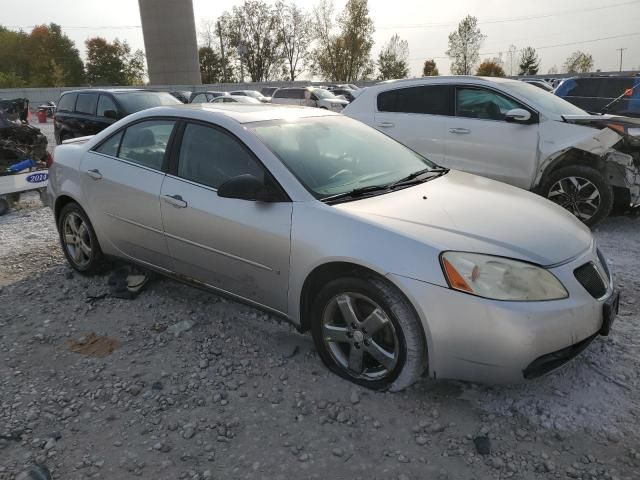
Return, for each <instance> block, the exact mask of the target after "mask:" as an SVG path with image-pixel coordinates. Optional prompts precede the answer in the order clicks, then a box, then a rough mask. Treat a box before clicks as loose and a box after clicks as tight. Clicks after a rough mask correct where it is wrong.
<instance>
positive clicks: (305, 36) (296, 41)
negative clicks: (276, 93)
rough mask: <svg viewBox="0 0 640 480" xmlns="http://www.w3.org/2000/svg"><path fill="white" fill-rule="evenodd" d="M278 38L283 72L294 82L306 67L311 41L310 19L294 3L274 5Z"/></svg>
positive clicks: (311, 27)
mask: <svg viewBox="0 0 640 480" xmlns="http://www.w3.org/2000/svg"><path fill="white" fill-rule="evenodd" d="M275 10H276V18H277V25H278V36H279V41H280V44H281V45H282V53H283V56H284V66H283V70H284V72H285V74H286V76H287V77H288V79H289V80H291V81H294V80H295V79H296V77H298V76H299V75H300V74H301V73H302V72H304V70H305V68H306V67H307V64H308V60H309V46H310V45H311V42H312V41H313V25H312V23H311V18H310V17H309V15H308V14H307V13H305V12H304V11H302V10H301V9H300V7H298V6H297V5H296V4H295V3H294V2H292V1H290V2H289V3H285V2H283V1H278V3H276V7H275Z"/></svg>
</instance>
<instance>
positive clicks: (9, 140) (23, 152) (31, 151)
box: [0, 109, 47, 172]
mask: <svg viewBox="0 0 640 480" xmlns="http://www.w3.org/2000/svg"><path fill="white" fill-rule="evenodd" d="M10 118H11V117H10V116H9V115H8V114H7V113H6V112H5V111H4V110H2V109H0V172H4V171H5V170H6V169H8V168H9V167H10V166H11V165H13V164H15V163H17V162H20V161H21V160H27V159H33V160H34V161H36V162H38V161H42V162H46V161H47V137H46V136H45V135H44V134H43V133H42V132H41V131H40V129H39V128H36V127H34V126H32V125H28V124H23V123H21V122H19V121H13V120H11V119H10Z"/></svg>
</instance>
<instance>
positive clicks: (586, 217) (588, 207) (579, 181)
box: [541, 165, 613, 227]
mask: <svg viewBox="0 0 640 480" xmlns="http://www.w3.org/2000/svg"><path fill="white" fill-rule="evenodd" d="M541 193H542V195H543V196H545V197H546V198H548V199H549V200H551V201H552V202H554V203H557V204H558V205H560V206H561V207H563V208H565V209H567V210H569V211H570V212H571V213H573V214H574V215H575V216H576V217H577V218H578V219H579V220H581V221H582V222H583V223H584V224H585V225H587V226H589V227H593V226H595V225H597V224H598V223H600V222H601V221H602V220H604V219H605V218H607V216H608V215H609V212H611V208H612V206H613V189H612V187H611V185H610V184H609V182H608V181H607V179H606V178H605V177H604V176H603V175H602V174H601V173H600V172H599V171H598V170H596V169H594V168H591V167H586V166H582V165H573V166H570V167H564V168H561V169H559V170H557V171H555V172H552V173H551V175H549V177H548V178H547V180H546V181H545V182H544V185H543V186H542V188H541Z"/></svg>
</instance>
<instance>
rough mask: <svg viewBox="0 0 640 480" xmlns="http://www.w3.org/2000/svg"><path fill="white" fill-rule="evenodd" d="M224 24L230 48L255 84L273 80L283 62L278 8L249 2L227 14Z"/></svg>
mask: <svg viewBox="0 0 640 480" xmlns="http://www.w3.org/2000/svg"><path fill="white" fill-rule="evenodd" d="M220 23H221V25H222V34H223V36H224V37H226V42H227V44H228V45H229V47H231V49H233V50H235V51H236V53H237V54H238V58H239V61H240V62H241V68H246V69H247V73H248V74H249V76H250V77H251V81H252V82H263V81H268V80H272V79H273V78H274V77H275V75H277V73H278V71H279V70H280V68H279V67H280V66H281V65H282V62H283V52H282V43H281V39H280V37H279V29H278V17H277V12H276V10H275V8H273V7H271V6H270V5H269V4H267V3H265V2H264V1H262V0H245V1H244V2H243V3H242V4H241V5H239V6H234V7H233V9H232V11H231V12H225V13H224V14H223V15H222V16H221V17H220ZM228 53H230V52H228Z"/></svg>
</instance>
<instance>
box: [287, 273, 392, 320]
mask: <svg viewBox="0 0 640 480" xmlns="http://www.w3.org/2000/svg"><path fill="white" fill-rule="evenodd" d="M347 275H353V276H358V277H362V276H364V275H369V276H370V275H374V276H376V277H379V278H381V279H384V277H383V276H382V275H380V274H379V273H377V272H375V271H373V270H371V269H369V268H366V267H363V266H362V265H357V264H355V263H349V262H332V263H325V264H324V265H320V266H318V267H316V268H315V269H314V270H313V271H312V272H311V273H310V274H309V275H308V276H307V278H306V280H305V281H304V284H303V285H302V293H301V295H300V328H299V330H300V331H301V332H306V331H308V330H309V329H310V328H311V319H310V317H311V315H310V311H311V305H312V304H313V299H314V298H315V296H316V295H317V294H318V292H319V291H320V289H322V287H323V286H324V285H326V284H327V283H328V282H329V281H331V280H335V279H336V278H339V277H345V276H347ZM385 280H386V279H385Z"/></svg>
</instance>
